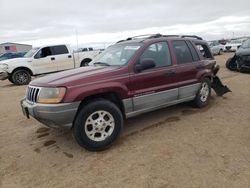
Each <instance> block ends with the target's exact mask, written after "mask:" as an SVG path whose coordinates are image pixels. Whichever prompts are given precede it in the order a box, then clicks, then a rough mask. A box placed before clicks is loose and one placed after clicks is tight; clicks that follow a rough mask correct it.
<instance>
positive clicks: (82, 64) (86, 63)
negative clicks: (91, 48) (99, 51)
mask: <svg viewBox="0 0 250 188" xmlns="http://www.w3.org/2000/svg"><path fill="white" fill-rule="evenodd" d="M91 61H92V60H91V59H84V60H83V61H82V62H81V67H86V66H88V65H89V63H90V62H91Z"/></svg>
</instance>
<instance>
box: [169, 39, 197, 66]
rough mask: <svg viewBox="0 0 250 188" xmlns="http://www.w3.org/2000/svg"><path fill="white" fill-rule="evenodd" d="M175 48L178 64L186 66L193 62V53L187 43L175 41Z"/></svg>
mask: <svg viewBox="0 0 250 188" xmlns="http://www.w3.org/2000/svg"><path fill="white" fill-rule="evenodd" d="M173 47H174V51H175V54H176V58H177V63H178V64H185V63H190V62H193V58H192V55H191V52H190V50H189V48H188V46H187V44H186V42H185V41H182V40H178V41H173Z"/></svg>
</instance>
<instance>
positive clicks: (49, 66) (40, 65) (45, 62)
mask: <svg viewBox="0 0 250 188" xmlns="http://www.w3.org/2000/svg"><path fill="white" fill-rule="evenodd" d="M33 66H34V69H35V74H44V73H49V72H56V71H57V63H56V61H55V57H54V54H53V52H52V50H51V47H44V48H41V49H40V50H39V51H38V52H37V54H36V55H35V56H34V60H33Z"/></svg>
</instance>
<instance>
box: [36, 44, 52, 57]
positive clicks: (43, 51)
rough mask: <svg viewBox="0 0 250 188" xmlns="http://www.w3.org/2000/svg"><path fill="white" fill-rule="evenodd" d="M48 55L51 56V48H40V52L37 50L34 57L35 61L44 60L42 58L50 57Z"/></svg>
mask: <svg viewBox="0 0 250 188" xmlns="http://www.w3.org/2000/svg"><path fill="white" fill-rule="evenodd" d="M50 55H52V51H51V48H50V47H45V48H42V49H41V50H39V51H38V52H37V54H36V55H35V59H38V58H44V57H47V56H50Z"/></svg>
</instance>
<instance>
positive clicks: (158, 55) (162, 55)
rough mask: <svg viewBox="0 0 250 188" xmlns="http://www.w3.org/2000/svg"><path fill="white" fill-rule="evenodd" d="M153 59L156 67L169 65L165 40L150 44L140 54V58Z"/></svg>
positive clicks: (169, 58) (169, 59)
mask: <svg viewBox="0 0 250 188" xmlns="http://www.w3.org/2000/svg"><path fill="white" fill-rule="evenodd" d="M143 59H153V60H154V61H155V64H156V67H163V66H168V65H171V64H172V63H171V56H170V52H169V48H168V44H167V43H166V42H159V43H155V44H151V45H150V46H149V47H148V48H147V49H146V50H145V51H144V52H143V54H142V56H141V58H140V60H141V61H142V60H143Z"/></svg>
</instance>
